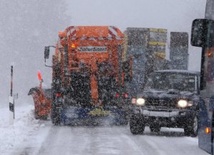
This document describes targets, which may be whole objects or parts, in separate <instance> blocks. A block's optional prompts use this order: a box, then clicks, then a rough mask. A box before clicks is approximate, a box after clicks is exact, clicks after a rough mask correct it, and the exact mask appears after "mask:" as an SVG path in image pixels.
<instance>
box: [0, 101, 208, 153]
mask: <svg viewBox="0 0 214 155" xmlns="http://www.w3.org/2000/svg"><path fill="white" fill-rule="evenodd" d="M33 108H34V107H33V106H32V105H29V104H27V105H26V104H23V106H19V107H17V108H16V118H15V120H14V121H13V123H11V122H10V121H9V119H8V107H7V106H6V107H1V106H0V117H1V119H0V133H1V134H0V154H3V155H172V154H173V155H196V154H197V155H208V154H207V153H206V152H204V151H203V150H201V149H200V148H199V147H198V139H197V137H195V138H192V137H185V136H184V134H183V129H169V128H162V129H161V132H160V134H154V133H150V130H149V128H146V130H145V134H144V135H132V134H131V133H130V131H129V127H128V126H95V127H90V126H87V127H84V126H77V127H71V126H54V125H52V124H51V122H50V121H39V120H35V119H34V118H33ZM9 113H10V112H9Z"/></svg>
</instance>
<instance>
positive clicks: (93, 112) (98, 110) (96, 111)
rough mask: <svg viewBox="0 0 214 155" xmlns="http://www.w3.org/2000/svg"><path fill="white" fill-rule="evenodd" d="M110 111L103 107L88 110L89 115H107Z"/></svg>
mask: <svg viewBox="0 0 214 155" xmlns="http://www.w3.org/2000/svg"><path fill="white" fill-rule="evenodd" d="M109 114H110V111H108V110H104V109H103V108H95V109H93V110H91V111H90V112H89V115H91V116H108V115H109Z"/></svg>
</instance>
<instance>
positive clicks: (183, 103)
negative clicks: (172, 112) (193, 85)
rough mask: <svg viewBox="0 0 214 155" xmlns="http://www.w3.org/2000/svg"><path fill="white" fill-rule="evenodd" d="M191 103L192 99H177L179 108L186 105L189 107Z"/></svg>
mask: <svg viewBox="0 0 214 155" xmlns="http://www.w3.org/2000/svg"><path fill="white" fill-rule="evenodd" d="M192 105H193V102H192V101H188V100H184V99H181V100H179V101H178V107H180V108H186V107H191V106H192Z"/></svg>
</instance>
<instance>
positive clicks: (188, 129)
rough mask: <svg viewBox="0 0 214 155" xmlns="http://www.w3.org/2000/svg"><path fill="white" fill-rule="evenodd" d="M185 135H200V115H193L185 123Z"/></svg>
mask: <svg viewBox="0 0 214 155" xmlns="http://www.w3.org/2000/svg"><path fill="white" fill-rule="evenodd" d="M184 135H185V136H192V137H196V136H197V135H198V117H197V115H195V116H193V117H192V118H191V119H189V121H187V122H186V123H185V125H184Z"/></svg>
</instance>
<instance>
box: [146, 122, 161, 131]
mask: <svg viewBox="0 0 214 155" xmlns="http://www.w3.org/2000/svg"><path fill="white" fill-rule="evenodd" d="M149 128H150V131H151V132H155V133H158V132H160V129H161V127H160V126H159V125H157V124H154V125H151V126H150V127H149Z"/></svg>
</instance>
